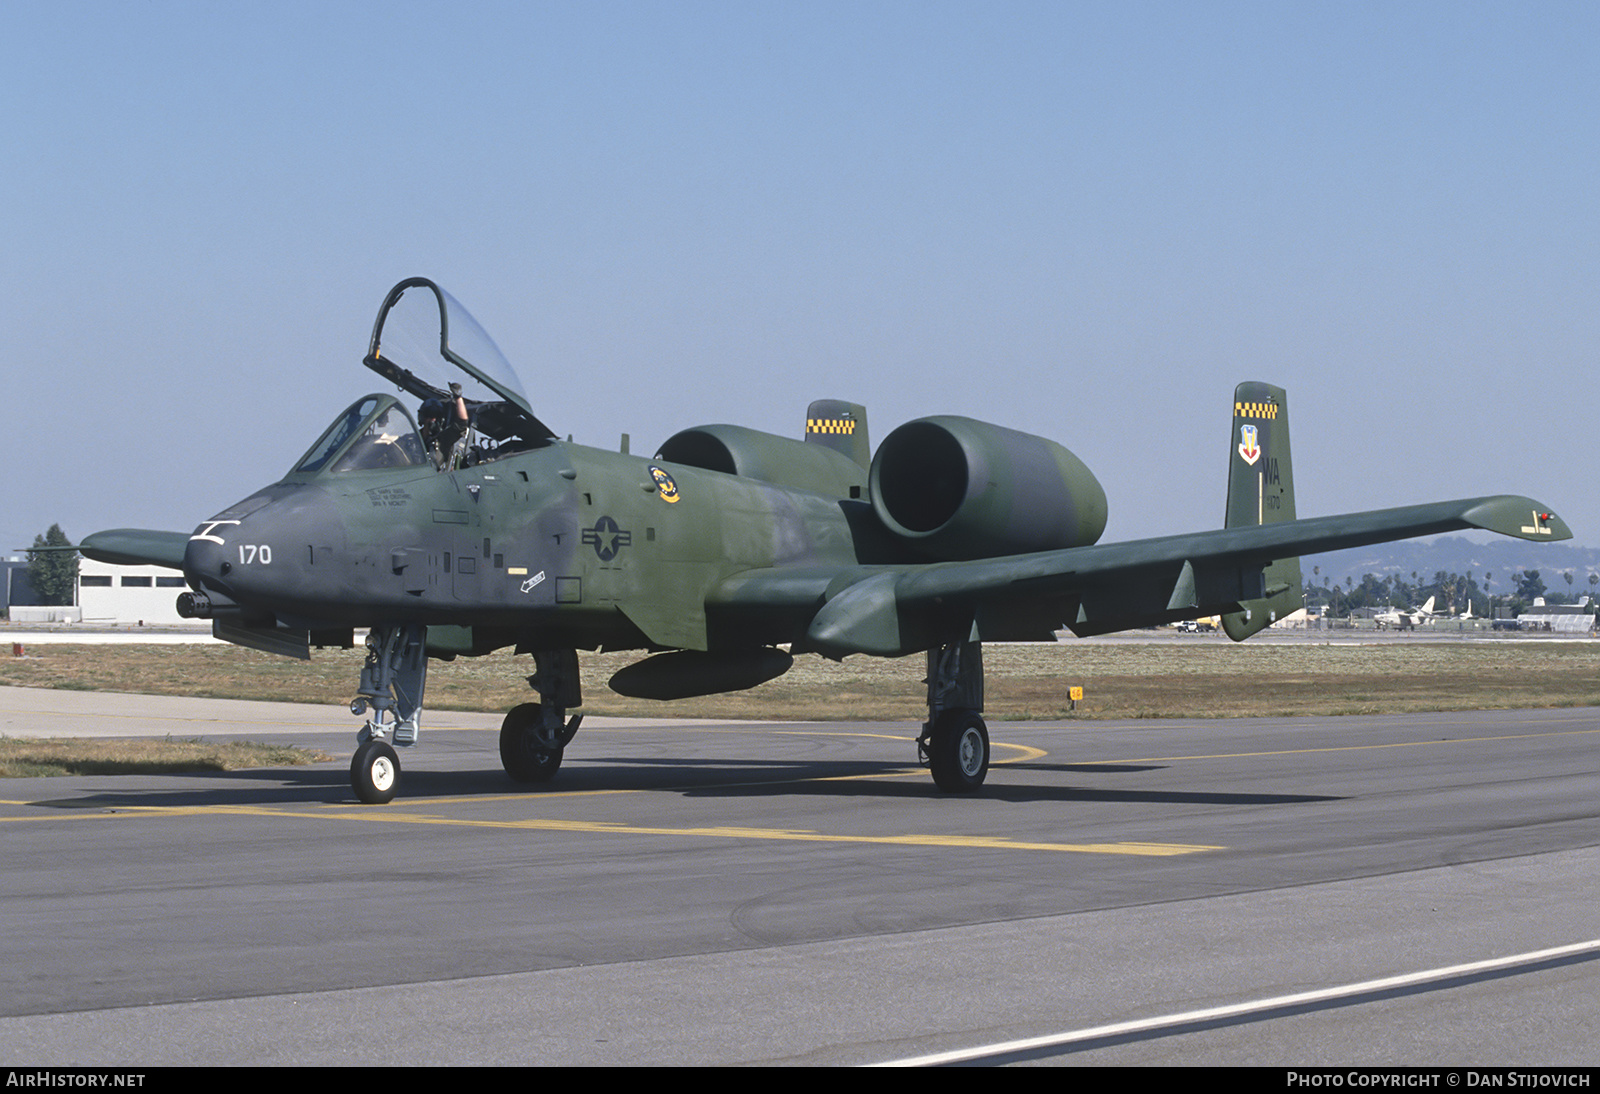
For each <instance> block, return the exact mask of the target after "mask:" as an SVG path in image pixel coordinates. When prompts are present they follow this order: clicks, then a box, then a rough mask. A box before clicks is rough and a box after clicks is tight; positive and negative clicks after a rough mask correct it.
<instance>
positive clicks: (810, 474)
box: [656, 425, 866, 498]
mask: <svg viewBox="0 0 1600 1094" xmlns="http://www.w3.org/2000/svg"><path fill="white" fill-rule="evenodd" d="M656 458H657V459H662V460H669V461H671V462H672V463H681V464H684V465H686V466H689V467H700V468H704V469H705V470H707V471H721V472H723V473H725V474H728V475H742V476H744V477H745V478H747V479H760V480H761V481H762V482H770V483H772V484H773V485H774V486H786V487H790V488H792V489H796V490H811V491H814V492H816V493H819V494H828V495H830V496H831V497H838V498H847V497H859V496H860V493H861V490H862V489H863V488H864V487H865V486H866V472H865V471H864V470H863V469H862V468H861V467H860V466H859V465H858V464H857V463H856V462H855V461H854V460H852V459H850V458H849V457H848V456H845V455H842V454H840V453H838V452H835V451H834V450H833V449H831V448H826V447H824V446H822V445H819V444H807V443H805V442H804V441H796V440H791V439H790V438H788V437H779V436H777V435H776V434H773V433H763V432H761V431H760V430H759V429H747V428H746V427H744V426H742V425H702V426H696V427H695V428H694V429H685V430H683V431H682V432H680V433H674V434H673V435H672V436H671V437H669V438H667V441H666V443H665V444H663V445H662V446H661V450H660V451H659V452H657V453H656ZM852 488H854V492H852Z"/></svg>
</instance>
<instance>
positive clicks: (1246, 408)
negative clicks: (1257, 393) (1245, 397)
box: [1233, 403, 1278, 422]
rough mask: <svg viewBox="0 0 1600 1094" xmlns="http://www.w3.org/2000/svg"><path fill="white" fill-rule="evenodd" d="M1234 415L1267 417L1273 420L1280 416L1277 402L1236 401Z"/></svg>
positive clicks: (1268, 419) (1236, 416)
mask: <svg viewBox="0 0 1600 1094" xmlns="http://www.w3.org/2000/svg"><path fill="white" fill-rule="evenodd" d="M1233 416H1234V417H1235V418H1265V419H1266V420H1267V421H1269V422H1270V421H1273V420H1274V419H1275V418H1277V416H1278V404H1277V403H1234V404H1233Z"/></svg>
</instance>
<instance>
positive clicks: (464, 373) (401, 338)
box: [364, 277, 555, 444]
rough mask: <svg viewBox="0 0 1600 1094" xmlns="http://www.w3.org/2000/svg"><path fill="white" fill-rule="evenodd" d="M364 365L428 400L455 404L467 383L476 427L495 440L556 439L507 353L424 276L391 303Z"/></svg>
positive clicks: (397, 291) (382, 311) (400, 289)
mask: <svg viewBox="0 0 1600 1094" xmlns="http://www.w3.org/2000/svg"><path fill="white" fill-rule="evenodd" d="M364 363H365V364H366V366H367V367H368V368H370V369H372V370H373V371H374V372H376V373H377V374H378V375H380V376H382V377H383V378H384V379H386V380H389V381H391V382H393V383H395V384H397V385H399V386H400V387H401V388H402V389H403V390H405V391H407V392H409V393H410V394H412V395H414V396H416V397H417V398H418V399H421V400H423V401H424V402H426V401H428V400H440V401H448V400H449V399H450V385H451V384H452V383H458V384H460V385H461V394H462V396H463V397H464V398H465V399H466V401H467V408H468V411H469V413H470V414H471V417H472V425H473V428H475V429H476V430H477V431H478V432H480V433H482V434H484V435H485V436H488V437H492V438H493V439H494V440H496V441H500V442H505V441H510V440H512V439H513V438H519V439H520V440H522V441H523V442H525V444H542V443H543V442H545V441H548V440H551V439H552V438H554V437H555V434H554V433H553V432H552V431H551V430H550V428H549V427H548V426H546V425H545V424H544V423H543V422H541V421H540V420H539V418H538V416H537V415H535V414H534V412H533V407H532V406H531V405H529V403H528V397H527V396H526V395H525V394H523V391H522V383H521V381H519V380H518V379H517V374H516V370H514V369H513V368H512V367H511V362H509V361H507V360H506V358H505V355H504V354H502V353H501V352H500V347H498V346H496V345H495V344H494V340H493V339H492V338H490V337H489V335H488V334H487V333H486V332H485V331H484V329H483V328H482V327H480V326H479V325H478V321H477V320H476V319H474V318H472V314H471V313H470V312H468V311H467V309H466V308H464V307H462V306H461V304H460V303H459V302H458V301H457V300H456V299H455V297H453V296H451V295H450V294H449V293H447V292H445V291H444V290H443V289H441V288H440V287H439V286H438V285H435V284H434V283H433V282H432V281H429V280H428V279H427V278H425V277H411V278H407V279H406V280H404V281H402V282H400V284H398V285H396V286H395V287H394V288H392V289H390V290H389V295H388V296H386V297H384V300H383V306H382V307H380V308H379V309H378V320H377V322H376V323H374V324H373V327H372V344H371V345H370V346H369V347H368V349H367V356H366V358H365V362H364Z"/></svg>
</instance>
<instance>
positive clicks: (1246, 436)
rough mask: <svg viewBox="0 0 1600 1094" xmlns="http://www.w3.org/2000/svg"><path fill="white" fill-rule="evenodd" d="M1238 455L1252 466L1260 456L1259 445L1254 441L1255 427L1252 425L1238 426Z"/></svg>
mask: <svg viewBox="0 0 1600 1094" xmlns="http://www.w3.org/2000/svg"><path fill="white" fill-rule="evenodd" d="M1239 456H1240V457H1241V458H1242V459H1243V460H1244V462H1245V463H1247V464H1250V465H1251V466H1252V467H1254V466H1255V462H1256V461H1257V460H1259V459H1260V458H1261V446H1260V445H1259V444H1257V443H1256V427H1255V426H1253V425H1242V426H1240V427H1239Z"/></svg>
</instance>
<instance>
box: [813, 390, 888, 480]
mask: <svg viewBox="0 0 1600 1094" xmlns="http://www.w3.org/2000/svg"><path fill="white" fill-rule="evenodd" d="M806 441H807V442H808V443H810V444H820V445H822V446H823V447H824V448H831V449H833V450H834V451H835V452H838V453H840V454H841V455H844V456H848V457H849V458H850V459H852V460H854V461H855V462H856V463H858V464H860V465H861V468H862V470H865V469H866V468H868V467H870V466H871V465H872V445H871V444H870V443H869V442H868V440H867V408H866V407H864V406H862V405H861V404H860V403H847V402H844V401H842V400H840V399H818V400H817V401H816V402H814V403H812V404H811V405H810V406H809V407H807V408H806Z"/></svg>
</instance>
